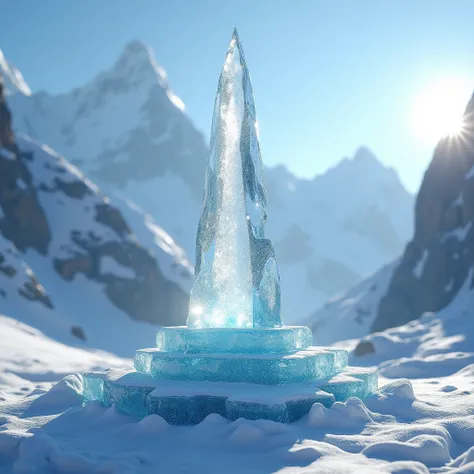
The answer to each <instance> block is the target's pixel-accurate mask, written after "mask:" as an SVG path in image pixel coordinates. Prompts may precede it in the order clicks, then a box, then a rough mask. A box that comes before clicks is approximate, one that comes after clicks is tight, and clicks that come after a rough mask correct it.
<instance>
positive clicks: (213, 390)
mask: <svg viewBox="0 0 474 474" xmlns="http://www.w3.org/2000/svg"><path fill="white" fill-rule="evenodd" d="M265 207H266V197H265V189H264V186H263V182H262V163H261V157H260V148H259V145H258V136H257V121H256V118H255V108H254V104H253V94H252V86H251V85H250V78H249V73H248V70H247V66H246V64H245V60H244V55H243V52H242V46H241V45H240V41H239V38H238V36H237V32H234V35H233V37H232V41H231V43H230V47H229V51H228V52H227V57H226V61H225V64H224V68H223V70H222V73H221V77H220V79H219V88H218V91H217V98H216V104H215V110H214V119H213V125H212V137H211V154H210V157H209V163H208V167H207V174H206V188H205V194H204V202H203V209H202V215H201V220H200V222H199V228H198V234H197V242H196V253H197V255H196V259H197V262H196V275H195V281H194V286H193V289H192V292H191V303H190V312H189V318H188V325H187V326H181V327H164V328H160V329H159V331H158V334H157V336H156V347H154V348H150V349H140V350H138V351H137V352H136V354H135V360H134V366H135V369H134V370H133V369H130V370H125V371H124V370H109V371H107V372H96V373H87V374H84V384H83V396H84V399H85V400H86V401H99V402H100V403H102V404H104V405H106V406H111V405H112V404H113V405H115V407H116V408H117V409H119V410H122V411H124V412H126V413H129V414H131V415H134V416H137V417H144V416H146V415H151V414H158V415H160V416H162V417H163V418H164V419H165V420H166V421H167V422H168V423H171V424H177V425H191V424H196V423H200V422H201V421H202V420H204V418H205V417H206V416H208V415H210V414H211V413H218V414H219V415H221V416H224V417H226V418H228V419H230V420H236V419H237V418H241V417H244V418H248V419H259V418H264V419H268V420H274V421H278V422H285V423H289V422H292V421H295V420H297V419H298V418H301V417H302V416H304V415H306V414H307V413H308V412H309V410H310V409H311V406H312V405H313V404H314V403H321V404H322V405H324V406H326V407H327V406H330V405H332V404H333V403H334V402H335V401H345V400H347V399H348V398H349V397H359V398H364V397H366V396H368V395H370V394H371V393H373V392H374V391H375V390H377V372H376V371H375V370H374V369H364V368H355V367H348V366H347V362H348V353H347V351H345V350H343V349H338V348H335V347H314V346H312V340H313V337H312V333H311V331H310V330H309V329H308V328H306V327H301V326H282V322H281V319H280V278H279V275H278V268H277V264H276V260H275V254H274V251H273V245H272V243H271V242H270V241H269V240H268V239H265V237H264V225H265V219H266V213H265Z"/></svg>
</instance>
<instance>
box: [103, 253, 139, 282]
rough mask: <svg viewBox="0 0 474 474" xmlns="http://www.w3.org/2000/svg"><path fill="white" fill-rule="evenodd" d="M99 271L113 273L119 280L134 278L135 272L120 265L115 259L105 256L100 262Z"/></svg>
mask: <svg viewBox="0 0 474 474" xmlns="http://www.w3.org/2000/svg"><path fill="white" fill-rule="evenodd" d="M100 271H101V273H102V274H104V273H113V274H115V275H117V276H119V277H121V278H130V279H133V278H135V276H136V275H135V272H134V271H133V270H132V269H131V268H129V267H126V266H125V265H121V264H120V263H118V262H117V260H115V258H113V257H110V256H109V255H106V256H105V257H102V258H101V260H100Z"/></svg>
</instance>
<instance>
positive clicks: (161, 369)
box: [84, 327, 377, 424]
mask: <svg viewBox="0 0 474 474" xmlns="http://www.w3.org/2000/svg"><path fill="white" fill-rule="evenodd" d="M311 339H312V338H311V331H310V330H309V329H308V328H304V327H284V328H269V329H188V328H184V327H183V328H181V327H180V328H163V329H161V330H160V331H159V332H158V336H157V348H156V349H142V350H139V351H137V353H136V356H135V369H136V370H129V371H120V370H109V371H107V372H101V373H86V374H84V398H85V400H97V401H100V402H101V403H103V404H104V405H106V406H109V405H111V404H115V406H116V407H117V408H118V409H120V410H122V411H124V412H127V413H129V414H132V415H136V416H139V417H143V416H146V415H148V414H159V415H161V416H162V417H163V418H164V419H165V420H167V421H168V422H169V423H172V424H195V423H199V422H201V421H202V420H203V419H204V418H205V417H206V416H207V415H209V414H211V413H218V414H219V415H222V416H224V417H226V418H228V419H231V420H234V419H237V418H241V417H243V418H248V419H258V418H265V419H270V420H274V421H279V422H292V421H295V420H297V419H298V418H300V417H301V416H303V415H305V414H306V413H308V411H309V409H310V408H311V406H312V404H313V403H315V402H320V403H322V404H323V405H325V406H330V405H331V404H332V403H334V401H336V400H337V401H344V400H346V399H347V398H349V397H358V398H364V397H366V396H367V395H369V394H371V393H373V392H374V391H375V390H376V389H377V374H376V372H375V371H374V370H371V369H361V368H352V367H347V352H346V351H344V350H341V349H334V348H324V347H311V346H310V344H311Z"/></svg>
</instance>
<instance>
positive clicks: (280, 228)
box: [9, 41, 413, 323]
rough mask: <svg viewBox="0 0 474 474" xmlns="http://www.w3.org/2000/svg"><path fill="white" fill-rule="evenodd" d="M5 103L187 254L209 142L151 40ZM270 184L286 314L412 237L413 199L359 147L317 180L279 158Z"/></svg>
mask: <svg viewBox="0 0 474 474" xmlns="http://www.w3.org/2000/svg"><path fill="white" fill-rule="evenodd" d="M9 103H10V105H11V108H12V110H13V112H14V117H15V120H14V128H15V129H16V130H17V131H21V132H23V133H26V134H28V135H29V136H31V137H33V138H34V139H36V140H39V142H41V143H47V144H48V145H49V146H51V147H52V148H54V149H55V150H57V151H58V152H60V153H62V154H63V155H64V156H66V157H67V158H68V159H69V160H70V161H71V162H72V163H74V164H76V165H78V166H79V167H80V168H81V169H82V171H83V172H84V173H85V174H86V176H88V177H90V178H91V179H93V180H94V182H96V183H97V184H99V186H100V187H101V188H102V189H103V190H104V191H106V192H107V194H108V195H110V196H112V195H113V196H116V197H118V198H119V199H121V200H123V201H128V202H130V203H131V205H133V203H135V204H136V205H138V206H139V207H140V208H142V209H144V210H145V211H146V212H147V213H149V214H151V215H152V216H153V217H154V218H155V219H156V221H157V222H159V223H160V226H161V227H162V228H163V229H165V230H166V231H167V232H168V233H169V235H170V236H171V238H172V239H173V240H174V241H176V242H179V244H180V245H181V247H182V248H183V249H184V250H185V251H186V253H187V254H188V255H190V256H191V258H192V257H193V256H194V243H195V233H196V229H197V222H198V218H199V213H200V207H201V197H202V192H203V186H204V167H205V161H206V158H207V153H208V148H207V145H206V143H205V140H204V137H203V136H202V134H201V133H200V132H198V131H197V130H196V129H195V128H194V126H193V124H192V122H191V121H190V119H189V118H188V117H187V115H186V114H185V112H184V106H183V103H182V102H181V101H180V99H179V98H178V97H177V96H176V95H175V94H174V93H173V92H172V91H171V89H170V87H169V84H168V81H167V78H166V73H165V72H164V70H163V69H162V68H161V67H160V66H158V64H157V63H156V60H155V59H154V56H153V53H152V51H151V50H150V49H149V48H147V47H146V46H144V45H143V44H142V43H140V42H137V41H135V42H132V43H130V44H129V45H128V46H127V47H126V48H125V50H124V52H123V53H122V55H121V56H120V57H119V59H118V60H117V61H116V62H115V64H114V65H113V66H112V67H111V68H109V69H107V70H105V71H104V72H102V73H100V74H99V75H98V76H97V77H95V78H93V79H92V80H91V81H90V82H89V83H87V84H85V85H84V86H82V87H79V88H77V89H74V90H73V91H71V92H69V93H67V94H61V95H49V94H47V93H45V92H38V93H35V94H32V95H27V94H25V93H23V92H22V91H21V89H20V90H19V92H18V93H16V94H13V95H10V96H9ZM257 105H258V94H257ZM209 107H210V109H209V110H210V113H211V108H212V104H209ZM263 152H265V149H263ZM314 154H315V155H317V150H315V151H314ZM264 158H265V154H264ZM266 181H267V187H268V194H269V211H268V215H269V221H268V236H269V237H270V238H272V239H273V241H274V243H275V248H276V253H277V258H278V261H279V266H280V273H281V279H282V288H283V298H282V305H283V311H284V318H285V320H286V321H287V322H290V323H291V322H295V321H298V320H301V319H303V318H305V317H306V316H307V315H308V314H310V313H311V312H312V311H314V309H315V308H317V307H318V306H320V305H321V304H322V303H323V302H324V301H325V300H326V299H327V298H328V297H329V296H332V295H334V294H335V293H337V292H340V291H341V290H343V289H345V288H348V287H351V286H352V285H354V284H355V283H357V282H358V281H359V280H361V279H362V278H363V277H364V276H366V275H367V274H370V273H372V272H374V271H375V270H377V269H378V268H379V267H380V266H381V265H383V264H385V263H386V262H388V261H391V260H393V259H394V258H396V257H397V256H398V255H399V254H400V253H401V251H402V249H403V245H404V243H405V242H406V241H407V240H408V238H409V237H410V236H411V231H412V222H411V221H412V217H411V216H412V206H413V197H412V196H411V195H410V194H409V193H408V192H407V191H406V190H405V189H404V187H403V186H402V184H401V183H400V180H399V178H398V176H397V174H396V173H395V171H394V170H392V169H388V168H386V167H384V166H383V165H381V163H380V162H379V161H378V160H377V159H376V157H375V156H374V155H373V154H372V153H371V152H370V151H369V150H368V149H366V148H361V149H359V150H358V151H357V152H356V153H355V155H354V157H353V158H350V159H348V158H346V159H344V160H342V161H341V162H340V163H339V164H337V165H336V166H335V167H334V168H332V169H330V170H328V171H327V172H326V173H324V174H323V175H320V176H316V177H315V178H313V179H300V178H297V177H295V176H294V175H293V174H292V173H291V172H289V171H288V170H287V169H286V168H284V167H283V166H279V167H276V168H270V169H267V171H266Z"/></svg>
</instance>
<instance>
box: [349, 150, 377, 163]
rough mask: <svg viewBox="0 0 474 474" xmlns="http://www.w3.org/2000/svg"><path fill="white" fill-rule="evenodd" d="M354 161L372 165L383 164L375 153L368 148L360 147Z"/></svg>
mask: <svg viewBox="0 0 474 474" xmlns="http://www.w3.org/2000/svg"><path fill="white" fill-rule="evenodd" d="M352 159H353V161H355V162H359V163H367V164H370V165H374V164H378V165H380V164H381V163H380V161H379V160H378V158H377V157H376V156H375V153H374V152H373V151H372V150H370V149H369V148H367V147H366V146H360V147H359V148H358V149H357V150H356V152H355V153H354V157H353V158H352Z"/></svg>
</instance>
